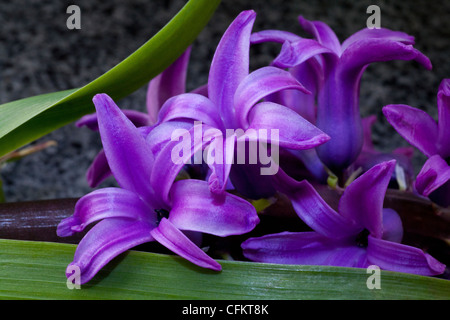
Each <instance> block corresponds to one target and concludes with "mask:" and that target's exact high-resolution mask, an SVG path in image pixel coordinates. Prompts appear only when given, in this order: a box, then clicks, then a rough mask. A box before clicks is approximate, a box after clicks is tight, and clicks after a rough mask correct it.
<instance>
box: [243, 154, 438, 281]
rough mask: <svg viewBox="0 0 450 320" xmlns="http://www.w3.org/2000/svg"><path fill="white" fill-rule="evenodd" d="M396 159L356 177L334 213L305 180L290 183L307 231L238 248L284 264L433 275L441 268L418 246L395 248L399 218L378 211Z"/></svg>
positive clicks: (256, 258) (254, 240) (259, 258)
mask: <svg viewBox="0 0 450 320" xmlns="http://www.w3.org/2000/svg"><path fill="white" fill-rule="evenodd" d="M394 167H395V160H391V161H389V162H383V163H381V164H378V165H376V166H374V167H373V168H371V169H370V170H369V171H367V172H366V173H364V174H363V175H361V176H360V177H358V178H357V179H356V180H355V181H353V183H351V184H350V185H349V186H348V187H347V188H346V189H345V191H344V193H343V195H342V198H341V199H340V201H339V208H338V211H335V210H334V209H332V208H331V207H330V206H329V205H328V204H327V203H326V202H325V201H324V200H323V199H322V198H321V197H320V196H319V194H318V193H317V191H316V190H315V189H314V188H313V187H312V186H311V184H309V183H308V182H307V181H306V180H303V181H301V182H298V181H295V180H291V182H290V185H289V186H288V188H290V193H291V198H294V199H296V200H295V201H293V206H294V209H295V211H296V212H297V214H298V216H299V217H300V218H301V219H302V220H303V221H304V222H305V223H306V224H307V225H309V226H310V227H311V228H312V229H313V231H311V232H283V233H278V234H271V235H266V236H262V237H259V238H250V239H248V240H246V241H245V242H244V243H243V244H242V248H243V250H244V255H245V256H246V257H247V258H249V259H250V260H254V261H261V262H272V263H284V264H307V265H330V266H344V267H359V268H366V267H368V266H369V265H378V266H379V267H380V268H381V269H385V270H391V271H399V272H407V273H415V274H421V275H437V274H441V273H443V272H444V270H445V265H443V264H442V263H440V262H439V261H437V260H436V259H434V258H433V257H431V256H430V255H429V254H427V253H425V252H423V251H422V250H420V249H418V248H414V247H411V246H407V245H404V244H400V241H401V238H402V235H403V229H402V223H401V220H400V218H399V216H398V214H397V213H396V212H395V211H394V210H392V209H383V200H384V195H385V192H386V189H387V186H388V183H389V180H390V178H391V175H392V172H393V170H394Z"/></svg>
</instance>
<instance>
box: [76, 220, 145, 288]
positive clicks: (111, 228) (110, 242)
mask: <svg viewBox="0 0 450 320" xmlns="http://www.w3.org/2000/svg"><path fill="white" fill-rule="evenodd" d="M152 228H153V226H152V225H151V224H148V223H146V222H144V221H142V220H139V221H138V220H134V219H128V218H110V219H105V220H102V221H100V222H99V223H97V224H96V225H95V226H94V227H93V228H92V229H91V230H89V232H88V233H87V234H86V235H85V236H84V237H83V239H82V240H81V241H80V244H79V245H78V247H77V249H76V251H75V255H74V260H73V262H72V263H71V264H69V266H68V270H69V268H70V267H73V266H77V267H79V268H80V272H81V284H83V283H86V282H88V281H89V280H90V279H92V278H93V277H94V276H95V275H96V274H97V272H98V271H99V270H100V269H102V268H103V267H104V266H105V265H106V264H107V263H108V262H109V261H111V260H112V259H113V258H115V257H116V256H118V255H119V254H121V253H123V252H125V251H126V250H128V249H131V248H133V247H135V246H137V245H139V244H142V243H145V242H149V241H153V237H152V236H151V235H150V230H151V229H152ZM69 275H70V273H67V276H69Z"/></svg>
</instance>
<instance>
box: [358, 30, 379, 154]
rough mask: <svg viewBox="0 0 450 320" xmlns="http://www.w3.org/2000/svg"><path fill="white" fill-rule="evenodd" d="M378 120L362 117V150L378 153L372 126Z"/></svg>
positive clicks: (374, 117) (371, 117)
mask: <svg viewBox="0 0 450 320" xmlns="http://www.w3.org/2000/svg"><path fill="white" fill-rule="evenodd" d="M369 30H370V29H369ZM376 121H377V117H376V116H374V115H372V116H368V117H366V118H362V127H363V135H364V142H363V146H362V150H361V152H369V153H376V150H375V148H374V146H373V142H372V126H373V124H374V123H375V122H376Z"/></svg>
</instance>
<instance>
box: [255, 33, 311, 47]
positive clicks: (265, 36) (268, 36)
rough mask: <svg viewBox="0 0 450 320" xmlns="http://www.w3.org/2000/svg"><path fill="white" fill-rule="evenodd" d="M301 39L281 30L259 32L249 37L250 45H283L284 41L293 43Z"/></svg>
mask: <svg viewBox="0 0 450 320" xmlns="http://www.w3.org/2000/svg"><path fill="white" fill-rule="evenodd" d="M300 39H302V38H301V37H300V36H298V35H296V34H295V33H291V32H288V31H281V30H263V31H259V32H255V33H252V35H251V37H250V42H251V43H252V44H256V43H262V42H278V43H284V42H285V41H289V42H295V41H298V40H300Z"/></svg>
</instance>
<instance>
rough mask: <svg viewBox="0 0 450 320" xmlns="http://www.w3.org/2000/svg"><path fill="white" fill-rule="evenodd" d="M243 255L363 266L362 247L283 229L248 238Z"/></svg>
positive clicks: (285, 261) (274, 260)
mask: <svg viewBox="0 0 450 320" xmlns="http://www.w3.org/2000/svg"><path fill="white" fill-rule="evenodd" d="M241 247H242V249H243V254H244V256H245V257H246V258H248V259H250V260H253V261H258V262H267V263H282V264H303V265H331V266H342V267H364V266H366V262H365V261H366V254H365V249H364V248H360V247H357V246H355V245H352V244H351V243H350V242H349V241H346V240H343V241H336V239H330V238H326V237H324V236H322V235H320V234H318V233H316V232H282V233H278V234H270V235H266V236H262V237H259V238H250V239H248V240H246V241H245V242H244V243H242V245H241Z"/></svg>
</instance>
